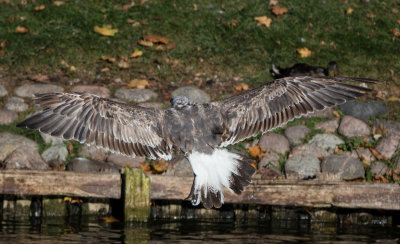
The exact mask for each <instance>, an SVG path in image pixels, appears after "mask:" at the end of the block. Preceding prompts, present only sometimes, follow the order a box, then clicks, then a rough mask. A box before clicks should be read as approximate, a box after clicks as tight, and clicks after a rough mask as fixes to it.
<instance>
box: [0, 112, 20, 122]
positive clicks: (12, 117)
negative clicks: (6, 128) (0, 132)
mask: <svg viewBox="0 0 400 244" xmlns="http://www.w3.org/2000/svg"><path fill="white" fill-rule="evenodd" d="M17 119H18V113H17V112H15V111H11V110H7V109H0V124H4V125H8V124H11V123H13V122H14V121H16V120H17Z"/></svg>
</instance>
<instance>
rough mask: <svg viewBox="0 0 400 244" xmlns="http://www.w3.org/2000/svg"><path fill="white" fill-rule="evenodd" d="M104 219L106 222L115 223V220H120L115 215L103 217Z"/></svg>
mask: <svg viewBox="0 0 400 244" xmlns="http://www.w3.org/2000/svg"><path fill="white" fill-rule="evenodd" d="M101 219H102V220H104V221H105V222H106V223H115V222H119V220H118V219H116V218H115V217H113V216H110V217H101Z"/></svg>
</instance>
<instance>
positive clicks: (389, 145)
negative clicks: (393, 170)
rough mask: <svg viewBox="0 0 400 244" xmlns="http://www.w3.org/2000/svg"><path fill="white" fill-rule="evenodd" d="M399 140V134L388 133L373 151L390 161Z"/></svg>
mask: <svg viewBox="0 0 400 244" xmlns="http://www.w3.org/2000/svg"><path fill="white" fill-rule="evenodd" d="M399 140H400V135H399V134H394V133H388V134H386V136H385V137H383V138H382V139H380V140H379V142H378V144H377V145H376V147H375V150H376V151H378V152H379V153H380V154H381V155H382V156H383V157H384V158H386V159H390V158H391V157H392V156H393V155H394V153H395V152H396V150H397V148H398V146H399Z"/></svg>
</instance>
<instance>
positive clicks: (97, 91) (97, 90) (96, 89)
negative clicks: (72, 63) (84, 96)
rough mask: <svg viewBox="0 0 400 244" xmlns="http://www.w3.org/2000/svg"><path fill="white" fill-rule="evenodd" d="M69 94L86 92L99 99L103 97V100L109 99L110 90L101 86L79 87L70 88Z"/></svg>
mask: <svg viewBox="0 0 400 244" xmlns="http://www.w3.org/2000/svg"><path fill="white" fill-rule="evenodd" d="M71 92H87V93H90V94H94V95H97V96H99V97H104V98H109V97H110V90H108V88H106V87H102V86H88V85H79V86H74V87H72V89H71Z"/></svg>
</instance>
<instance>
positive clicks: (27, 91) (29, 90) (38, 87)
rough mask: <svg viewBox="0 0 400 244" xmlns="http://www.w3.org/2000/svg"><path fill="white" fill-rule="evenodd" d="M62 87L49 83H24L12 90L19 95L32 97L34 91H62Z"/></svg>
mask: <svg viewBox="0 0 400 244" xmlns="http://www.w3.org/2000/svg"><path fill="white" fill-rule="evenodd" d="M63 91H64V88H62V87H60V86H56V85H50V84H29V85H28V84H26V85H22V86H19V87H17V88H16V89H15V90H14V92H15V94H16V95H17V96H19V97H29V98H33V97H34V95H35V94H36V93H47V92H63Z"/></svg>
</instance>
